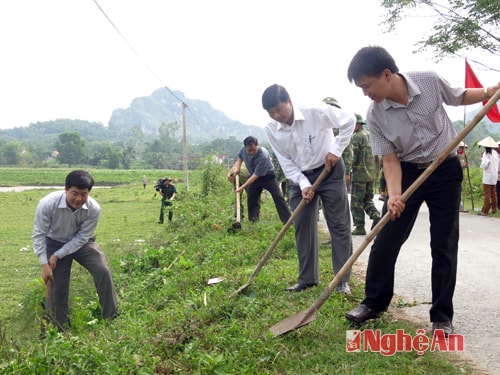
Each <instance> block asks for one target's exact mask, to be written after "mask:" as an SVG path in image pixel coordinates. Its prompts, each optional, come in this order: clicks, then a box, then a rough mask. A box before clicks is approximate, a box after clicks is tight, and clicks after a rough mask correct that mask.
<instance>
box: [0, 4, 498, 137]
mask: <svg viewBox="0 0 500 375" xmlns="http://www.w3.org/2000/svg"><path fill="white" fill-rule="evenodd" d="M101 9H102V11H101ZM103 12H104V13H105V14H104V13H103ZM415 14H416V15H417V16H414V17H411V18H409V19H407V20H406V21H405V22H404V23H403V24H399V26H398V27H397V29H396V30H395V31H394V32H392V33H390V34H388V33H384V32H383V31H384V27H383V26H381V25H380V23H381V22H382V20H383V17H382V15H383V9H382V8H381V6H380V5H379V1H378V0H349V1H345V2H339V1H335V0H308V1H298V0H297V1H296V0H253V1H247V2H241V1H237V0H212V1H208V0H177V1H173V0H72V1H68V0H44V1H40V0H15V1H1V2H0V51H1V58H0V103H1V105H0V128H3V129H6V128H13V127H20V126H28V125H29V124H30V123H35V122H38V121H50V120H56V119H60V118H69V119H80V120H87V121H95V122H100V123H102V124H104V125H107V124H108V121H109V119H110V117H111V115H112V112H113V110H115V109H118V108H127V107H129V105H130V104H131V102H132V100H133V99H134V98H137V97H142V96H149V95H151V94H152V93H153V92H154V91H155V90H157V89H159V88H161V87H167V88H168V89H169V90H172V91H181V92H183V93H184V95H185V96H186V98H187V99H186V104H187V105H188V106H189V100H190V99H195V100H204V101H207V102H209V103H210V104H211V105H212V106H213V107H214V108H216V109H218V110H220V111H222V112H224V113H225V114H226V115H227V116H228V117H230V118H231V119H233V120H238V121H241V122H242V123H244V124H246V125H258V126H264V125H265V124H266V123H267V122H268V119H269V118H268V116H267V113H266V112H265V111H264V110H263V109H262V106H261V101H260V100H261V96H262V92H263V91H264V89H265V88H266V87H268V86H270V85H272V84H274V83H278V84H280V85H283V86H284V87H286V88H287V90H288V91H289V93H290V96H291V98H292V101H293V102H294V103H298V104H300V103H304V104H313V103H317V102H320V101H321V100H322V99H323V98H324V97H326V96H333V97H335V98H336V99H337V100H338V101H339V103H340V104H341V105H342V107H343V108H345V109H347V110H350V111H352V112H356V113H359V114H361V115H362V116H364V115H365V113H366V109H367V107H368V104H369V99H368V98H366V97H364V96H363V94H362V92H361V90H360V89H358V88H357V87H356V86H355V85H354V84H351V83H350V82H349V81H348V79H347V67H348V65H349V62H350V60H351V58H352V57H353V55H354V54H355V53H356V52H357V51H358V50H359V49H360V48H362V47H365V46H367V45H380V46H383V47H385V48H386V49H387V50H388V51H389V52H390V53H391V54H392V55H393V57H394V58H395V60H396V62H397V64H398V66H399V68H400V70H401V71H409V70H427V69H430V70H434V71H436V72H438V73H439V74H441V75H442V76H443V77H445V78H446V79H447V80H448V81H449V82H450V83H451V84H453V85H457V86H463V84H464V79H465V78H464V75H465V63H464V61H463V59H457V58H454V59H451V58H450V59H445V60H443V61H441V62H439V63H436V62H435V61H434V60H433V58H432V53H431V52H430V51H429V52H423V53H417V54H415V53H413V51H414V50H415V49H416V47H415V43H416V42H417V41H419V40H421V39H422V37H423V36H424V35H426V34H429V33H430V32H431V27H432V22H431V21H432V20H431V19H430V17H427V16H425V12H420V13H417V12H415ZM419 14H420V16H418V15H419ZM469 58H470V59H472V58H473V59H475V60H479V61H482V62H484V63H487V62H488V61H487V56H480V55H478V54H475V55H471V56H470V57H469ZM471 65H472V68H473V69H474V71H475V73H476V75H477V76H478V78H479V80H480V81H481V82H482V83H483V85H485V86H486V85H492V84H494V83H495V82H498V73H493V72H488V71H486V70H484V69H482V68H481V67H480V66H478V65H474V64H472V63H471ZM476 108H477V107H476ZM470 109H473V108H472V107H471V108H470ZM449 113H450V117H452V120H457V119H462V118H463V108H462V107H460V108H453V109H450V110H449Z"/></svg>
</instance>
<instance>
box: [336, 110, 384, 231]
mask: <svg viewBox="0 0 500 375" xmlns="http://www.w3.org/2000/svg"><path fill="white" fill-rule="evenodd" d="M365 124H366V121H365V120H363V117H361V115H358V114H356V126H355V128H354V134H353V136H352V138H351V142H350V144H349V147H350V150H351V152H350V153H347V154H345V155H344V162H345V166H346V171H349V170H350V171H351V214H352V219H353V223H354V225H355V226H356V228H355V229H354V231H353V232H352V234H353V235H365V234H366V230H365V212H366V214H367V215H368V216H369V217H370V219H372V226H371V227H372V228H373V227H374V226H375V225H377V223H378V222H379V220H380V213H379V212H378V210H377V208H376V207H375V204H374V203H373V195H374V185H375V180H376V179H377V177H378V172H379V160H378V156H374V155H373V154H372V147H371V144H370V137H369V133H368V132H367V131H366V129H365V128H364V127H363V125H365Z"/></svg>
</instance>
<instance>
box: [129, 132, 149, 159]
mask: <svg viewBox="0 0 500 375" xmlns="http://www.w3.org/2000/svg"><path fill="white" fill-rule="evenodd" d="M130 134H131V138H130V139H129V141H128V144H127V148H128V149H129V148H130V147H131V148H132V149H133V150H135V153H134V154H135V155H136V156H137V157H138V158H140V157H142V154H143V153H144V138H145V137H144V132H143V131H142V128H141V126H140V125H135V126H134V127H133V128H132V129H130Z"/></svg>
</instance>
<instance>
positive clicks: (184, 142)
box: [182, 102, 189, 191]
mask: <svg viewBox="0 0 500 375" xmlns="http://www.w3.org/2000/svg"><path fill="white" fill-rule="evenodd" d="M186 108H187V104H186V103H184V102H182V153H183V156H182V159H183V160H182V161H183V170H184V187H185V188H186V191H189V180H188V177H189V175H188V155H187V136H186Z"/></svg>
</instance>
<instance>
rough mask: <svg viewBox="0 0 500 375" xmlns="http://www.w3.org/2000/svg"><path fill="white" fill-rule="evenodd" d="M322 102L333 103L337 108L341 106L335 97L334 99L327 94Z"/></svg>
mask: <svg viewBox="0 0 500 375" xmlns="http://www.w3.org/2000/svg"><path fill="white" fill-rule="evenodd" d="M323 102H325V103H326V104H329V105H333V106H334V107H337V108H342V107H341V106H340V104H339V102H338V101H337V99H335V98H334V97H333V96H327V97H326V98H325V99H323Z"/></svg>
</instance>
